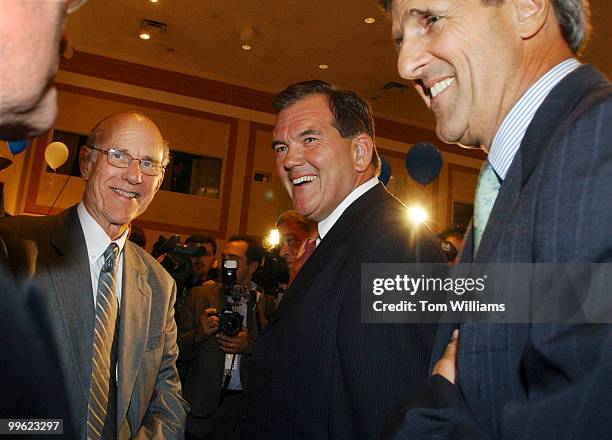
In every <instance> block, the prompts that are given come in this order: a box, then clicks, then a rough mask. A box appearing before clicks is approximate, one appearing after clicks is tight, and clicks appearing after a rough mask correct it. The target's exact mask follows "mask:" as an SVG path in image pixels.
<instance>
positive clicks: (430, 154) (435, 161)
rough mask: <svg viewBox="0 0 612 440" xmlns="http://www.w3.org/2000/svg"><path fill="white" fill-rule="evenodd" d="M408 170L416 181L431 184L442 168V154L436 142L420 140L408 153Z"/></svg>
mask: <svg viewBox="0 0 612 440" xmlns="http://www.w3.org/2000/svg"><path fill="white" fill-rule="evenodd" d="M406 170H408V174H410V177H412V178H413V179H414V180H415V181H416V182H418V183H420V184H421V185H423V186H425V185H429V184H430V183H431V182H433V181H434V180H436V178H437V177H438V175H439V174H440V170H442V155H441V154H440V150H438V147H436V146H435V145H434V144H430V143H429V142H418V143H416V144H414V146H413V147H412V148H411V149H410V150H409V151H408V153H406Z"/></svg>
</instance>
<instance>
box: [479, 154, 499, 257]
mask: <svg viewBox="0 0 612 440" xmlns="http://www.w3.org/2000/svg"><path fill="white" fill-rule="evenodd" d="M500 186H501V184H500V181H499V178H498V177H497V174H495V171H494V170H493V167H492V166H491V164H490V163H489V161H488V160H486V161H485V162H484V164H483V165H482V168H481V170H480V175H479V176H478V183H477V184H476V202H475V204H474V255H476V251H478V246H480V240H481V239H482V234H483V232H484V230H485V227H486V226H487V221H488V220H489V216H490V215H491V210H492V209H493V205H494V204H495V199H496V198H497V194H498V193H499V187H500Z"/></svg>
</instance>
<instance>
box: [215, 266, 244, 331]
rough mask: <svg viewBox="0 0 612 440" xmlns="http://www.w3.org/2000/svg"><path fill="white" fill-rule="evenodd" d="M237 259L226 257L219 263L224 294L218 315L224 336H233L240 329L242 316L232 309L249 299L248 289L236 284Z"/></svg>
mask: <svg viewBox="0 0 612 440" xmlns="http://www.w3.org/2000/svg"><path fill="white" fill-rule="evenodd" d="M237 270H238V260H236V259H232V258H226V259H224V260H223V262H222V264H221V283H223V293H224V294H225V304H224V305H223V309H222V310H221V313H217V314H216V315H217V316H218V317H219V327H220V328H221V331H222V332H223V334H225V335H226V336H228V337H230V338H233V337H234V336H236V335H237V334H238V333H239V332H240V330H241V329H242V322H243V316H242V315H241V314H240V313H238V312H236V311H235V310H234V308H235V307H237V306H239V305H240V304H242V303H245V302H247V301H248V299H249V291H248V289H247V288H246V287H244V286H242V285H240V284H238V278H237V274H236V272H237Z"/></svg>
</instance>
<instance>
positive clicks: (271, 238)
mask: <svg viewBox="0 0 612 440" xmlns="http://www.w3.org/2000/svg"><path fill="white" fill-rule="evenodd" d="M279 243H280V232H278V229H272V230H271V231H270V234H269V235H268V244H269V245H270V246H278V244H279Z"/></svg>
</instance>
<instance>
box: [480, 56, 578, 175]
mask: <svg viewBox="0 0 612 440" xmlns="http://www.w3.org/2000/svg"><path fill="white" fill-rule="evenodd" d="M579 66H580V63H579V62H578V60H577V59H575V58H569V59H567V60H565V61H563V62H561V63H559V64H557V65H556V66H555V67H553V68H552V69H551V70H549V71H548V72H546V73H545V74H544V75H543V76H542V77H541V78H540V79H539V80H537V81H536V82H535V83H534V84H533V85H532V86H531V87H530V88H529V89H528V90H527V92H525V94H524V95H523V96H522V97H521V99H519V101H518V102H517V103H516V104H515V105H514V107H512V110H510V113H508V115H507V116H506V118H505V119H504V121H503V122H502V124H501V127H500V128H499V130H498V131H497V134H496V135H495V138H493V143H492V144H491V148H490V150H489V163H490V164H491V167H493V170H494V171H495V173H496V174H497V175H498V177H499V178H500V179H501V180H503V179H505V178H506V174H507V173H508V169H509V168H510V164H512V160H513V159H514V156H515V155H516V152H517V151H518V149H519V147H520V145H521V142H522V141H523V137H524V136H525V132H526V131H527V127H528V126H529V124H530V123H531V120H532V119H533V117H534V115H535V114H536V111H537V110H538V108H540V105H542V102H544V99H545V98H546V96H548V94H549V93H550V91H551V90H552V89H553V88H554V87H555V86H556V85H557V84H558V83H559V82H560V81H561V80H562V79H563V78H565V76H567V75H568V74H570V73H571V72H573V71H574V70H575V69H576V68H578V67H579Z"/></svg>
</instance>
